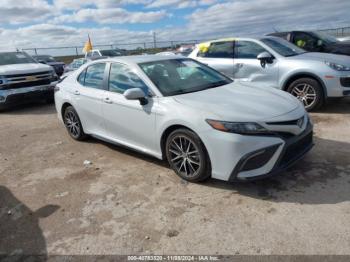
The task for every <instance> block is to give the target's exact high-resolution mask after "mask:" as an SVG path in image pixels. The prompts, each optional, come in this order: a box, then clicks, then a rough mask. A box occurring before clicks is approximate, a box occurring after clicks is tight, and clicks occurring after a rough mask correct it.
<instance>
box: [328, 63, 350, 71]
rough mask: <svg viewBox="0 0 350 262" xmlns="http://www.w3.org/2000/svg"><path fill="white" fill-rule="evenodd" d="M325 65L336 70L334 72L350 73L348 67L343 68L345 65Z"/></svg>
mask: <svg viewBox="0 0 350 262" xmlns="http://www.w3.org/2000/svg"><path fill="white" fill-rule="evenodd" d="M325 63H326V65H328V66H329V67H330V68H332V69H334V70H336V71H350V67H349V66H345V65H341V64H338V63H332V62H328V61H325Z"/></svg>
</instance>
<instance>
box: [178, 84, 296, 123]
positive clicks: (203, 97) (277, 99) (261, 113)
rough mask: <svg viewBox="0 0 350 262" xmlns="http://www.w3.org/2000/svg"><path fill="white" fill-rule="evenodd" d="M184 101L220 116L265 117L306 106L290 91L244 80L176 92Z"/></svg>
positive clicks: (253, 118)
mask: <svg viewBox="0 0 350 262" xmlns="http://www.w3.org/2000/svg"><path fill="white" fill-rule="evenodd" d="M174 99H175V100H176V101H177V102H178V103H181V104H183V105H186V106H189V107H192V108H195V109H197V110H200V111H205V112H208V113H211V114H214V115H215V116H216V117H218V119H217V120H225V121H265V120H269V119H272V118H274V117H277V116H280V115H284V114H287V113H288V112H290V111H293V110H295V109H296V108H298V107H300V106H302V105H301V103H300V102H299V101H298V100H297V99H296V98H294V97H293V96H291V95H290V94H288V93H286V92H284V91H281V90H277V89H275V88H272V87H252V86H249V85H246V84H242V83H231V84H228V85H225V86H221V87H217V88H212V89H207V90H203V91H200V92H194V93H188V94H183V95H178V96H174Z"/></svg>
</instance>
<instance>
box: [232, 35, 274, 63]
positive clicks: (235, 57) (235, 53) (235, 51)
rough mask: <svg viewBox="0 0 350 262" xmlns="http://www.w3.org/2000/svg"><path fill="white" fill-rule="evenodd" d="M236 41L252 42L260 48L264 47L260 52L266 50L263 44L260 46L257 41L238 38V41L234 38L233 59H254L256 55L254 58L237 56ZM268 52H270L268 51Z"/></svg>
mask: <svg viewBox="0 0 350 262" xmlns="http://www.w3.org/2000/svg"><path fill="white" fill-rule="evenodd" d="M236 42H238V43H239V42H247V43H253V44H255V45H257V46H259V47H260V48H261V49H264V51H263V50H261V52H265V51H266V52H268V51H267V50H266V48H265V47H264V46H262V45H261V44H259V43H256V42H254V41H250V40H238V41H237V40H235V41H234V59H251V60H253V59H256V57H254V58H240V57H239V54H238V47H239V46H237V47H236ZM269 53H270V52H269Z"/></svg>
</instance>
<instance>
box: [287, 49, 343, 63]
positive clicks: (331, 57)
mask: <svg viewBox="0 0 350 262" xmlns="http://www.w3.org/2000/svg"><path fill="white" fill-rule="evenodd" d="M290 59H302V60H312V61H320V62H325V61H328V62H332V63H338V64H342V65H345V66H350V59H349V57H348V56H346V55H337V54H328V53H318V52H308V53H304V54H301V55H298V56H292V57H290Z"/></svg>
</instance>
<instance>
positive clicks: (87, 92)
mask: <svg viewBox="0 0 350 262" xmlns="http://www.w3.org/2000/svg"><path fill="white" fill-rule="evenodd" d="M105 70H106V63H96V64H92V65H90V66H89V67H87V68H86V69H85V70H84V71H83V72H82V73H81V74H80V75H79V77H78V82H79V85H77V88H75V89H74V90H73V94H74V97H75V107H76V110H77V111H78V114H79V117H80V120H81V122H82V124H83V127H84V130H85V131H86V132H88V133H91V134H96V135H100V136H102V135H104V134H105V127H104V121H103V117H102V103H103V98H104V94H105V92H106V80H105V77H104V76H105V73H106V72H105Z"/></svg>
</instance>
